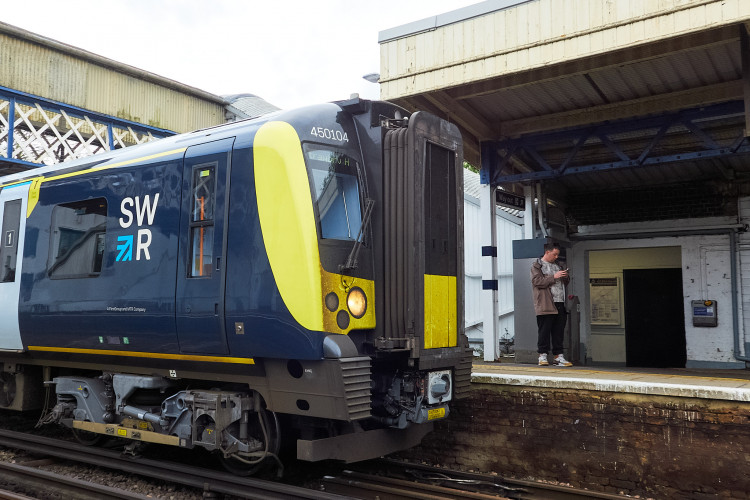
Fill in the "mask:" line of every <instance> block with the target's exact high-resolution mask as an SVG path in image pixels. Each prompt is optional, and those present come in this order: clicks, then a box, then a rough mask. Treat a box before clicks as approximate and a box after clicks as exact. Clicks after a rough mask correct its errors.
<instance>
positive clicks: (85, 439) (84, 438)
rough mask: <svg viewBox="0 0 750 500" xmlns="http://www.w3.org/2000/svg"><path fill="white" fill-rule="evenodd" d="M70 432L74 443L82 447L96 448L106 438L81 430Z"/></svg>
mask: <svg viewBox="0 0 750 500" xmlns="http://www.w3.org/2000/svg"><path fill="white" fill-rule="evenodd" d="M71 430H72V431H73V437H74V438H76V441H78V442H79V443H81V444H82V445H84V446H96V445H98V444H99V443H101V442H102V441H104V438H105V437H106V436H104V435H102V434H97V433H96V432H89V431H84V430H81V429H71Z"/></svg>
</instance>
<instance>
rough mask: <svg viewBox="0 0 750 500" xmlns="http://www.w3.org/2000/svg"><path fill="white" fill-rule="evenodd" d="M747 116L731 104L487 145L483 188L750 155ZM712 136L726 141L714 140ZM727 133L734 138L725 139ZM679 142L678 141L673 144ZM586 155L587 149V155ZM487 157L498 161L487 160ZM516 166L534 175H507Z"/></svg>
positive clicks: (741, 104) (738, 105)
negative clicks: (687, 161) (745, 119)
mask: <svg viewBox="0 0 750 500" xmlns="http://www.w3.org/2000/svg"><path fill="white" fill-rule="evenodd" d="M744 112H745V111H744V102H743V101H731V102H726V103H721V104H716V105H711V106H706V107H701V108H694V109H688V110H683V111H679V112H673V113H665V114H662V115H659V116H650V117H644V118H633V119H628V120H621V121H617V122H604V123H599V124H592V125H587V126H585V127H580V128H576V129H568V130H563V131H553V132H546V133H541V134H533V135H529V136H522V137H519V138H515V139H507V140H502V141H488V142H486V143H482V170H484V169H485V165H493V167H494V168H493V169H492V171H491V175H488V173H484V175H483V176H482V182H483V183H490V182H491V183H492V184H493V185H498V184H501V183H512V182H524V181H536V180H543V179H554V178H558V177H561V176H564V175H572V174H582V173H589V172H599V171H606V170H615V169H623V168H636V167H646V166H653V165H662V164H666V163H672V162H679V161H686V160H697V159H707V158H717V157H722V156H727V155H734V154H745V153H750V142H749V141H748V140H747V139H746V137H745V132H744ZM712 131H713V132H714V133H720V134H722V135H723V137H722V138H721V139H717V138H715V137H712V135H711V133H712ZM716 131H720V132H716ZM727 131H729V132H727ZM728 133H729V134H731V137H727V134H728ZM678 136H679V138H680V140H678V141H674V138H675V137H678ZM634 137H635V138H636V139H633V138H634ZM667 137H672V140H673V141H674V143H673V144H666V142H667V140H666V139H665V138H667ZM680 148H682V150H680ZM584 149H587V153H585V154H584V153H582V151H583V150H584ZM675 149H676V150H675ZM486 154H489V155H493V156H496V157H497V159H496V160H494V161H493V159H485V158H484V156H485V155H486ZM604 156H608V157H609V158H608V161H601V158H602V157H604ZM597 160H599V161H597ZM514 162H517V163H518V164H522V165H524V166H526V167H530V168H532V169H533V171H531V172H518V173H512V172H511V173H509V172H508V168H507V167H509V166H512V165H513V164H514Z"/></svg>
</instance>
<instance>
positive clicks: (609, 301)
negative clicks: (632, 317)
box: [589, 276, 621, 326]
mask: <svg viewBox="0 0 750 500" xmlns="http://www.w3.org/2000/svg"><path fill="white" fill-rule="evenodd" d="M589 288H590V291H591V324H592V325H614V326H619V325H620V324H621V319H620V281H619V278H618V277H616V276H615V277H608V278H590V279H589Z"/></svg>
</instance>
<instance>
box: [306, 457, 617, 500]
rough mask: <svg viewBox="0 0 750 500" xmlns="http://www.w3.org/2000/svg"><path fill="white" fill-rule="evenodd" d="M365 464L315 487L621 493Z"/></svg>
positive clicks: (462, 494)
mask: <svg viewBox="0 0 750 500" xmlns="http://www.w3.org/2000/svg"><path fill="white" fill-rule="evenodd" d="M366 467H367V468H366V469H363V468H359V467H357V468H356V470H354V469H355V468H353V470H347V471H344V472H343V473H342V474H340V475H338V476H327V477H325V478H323V479H322V480H321V481H320V484H321V489H323V490H325V491H328V492H332V493H337V494H341V495H347V496H351V497H354V498H360V499H383V498H388V499H389V500H407V499H408V500H412V499H420V500H422V499H423V500H428V499H429V500H448V499H454V500H455V499H473V500H489V499H493V500H496V499H498V498H510V499H517V500H532V499H536V500H540V499H544V500H590V499H603V500H622V499H624V498H626V497H625V496H622V495H614V494H610V493H601V492H594V491H590V490H582V489H577V488H572V487H569V486H561V485H553V484H544V483H536V482H533V481H521V480H510V479H503V478H500V477H498V476H492V475H488V474H476V473H467V472H459V471H450V470H447V469H444V468H436V467H430V466H425V465H420V464H413V463H406V462H401V461H396V460H380V461H371V462H367V466H366Z"/></svg>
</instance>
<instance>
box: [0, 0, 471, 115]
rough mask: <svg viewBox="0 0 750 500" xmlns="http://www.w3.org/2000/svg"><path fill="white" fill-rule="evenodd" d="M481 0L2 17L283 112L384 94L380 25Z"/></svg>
mask: <svg viewBox="0 0 750 500" xmlns="http://www.w3.org/2000/svg"><path fill="white" fill-rule="evenodd" d="M478 1H479V0H377V1H374V2H362V1H359V0H348V1H345V0H320V1H317V2H315V1H300V0H262V1H254V0H102V1H99V0H88V1H83V0H14V1H12V2H4V3H3V6H2V10H1V12H2V13H0V20H2V21H3V22H6V23H8V24H12V25H14V26H18V27H20V28H23V29H26V30H29V31H32V32H34V33H37V34H39V35H42V36H45V37H48V38H52V39H55V40H57V41H60V42H64V43H67V44H70V45H74V46H76V47H79V48H82V49H85V50H88V51H90V52H94V53H96V54H99V55H102V56H105V57H108V58H111V59H114V60H116V61H119V62H123V63H126V64H129V65H132V66H136V67H138V68H141V69H144V70H147V71H150V72H152V73H156V74H158V75H161V76H164V77H167V78H171V79H173V80H177V81H179V82H182V83H185V84H188V85H192V86H194V87H197V88H199V89H201V90H205V91H207V92H211V93H213V94H218V95H227V94H238V93H252V94H256V95H258V96H260V97H262V98H264V99H266V100H267V101H269V102H271V103H272V104H275V105H276V106H279V107H281V108H291V107H296V106H302V105H306V104H312V103H317V102H325V101H333V100H339V99H346V98H348V97H349V95H350V94H352V93H359V94H360V96H362V97H366V98H371V99H372V98H377V97H378V92H379V91H378V85H377V84H374V83H369V82H367V81H365V80H363V79H362V76H363V75H365V74H368V73H378V72H380V47H379V45H378V33H379V32H380V31H383V30H386V29H390V28H394V27H397V26H401V25H403V24H407V23H410V22H413V21H418V20H421V19H424V18H427V17H431V16H435V15H437V14H442V13H445V12H450V11H452V10H455V9H459V8H461V7H465V6H467V5H472V4H475V3H478Z"/></svg>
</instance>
